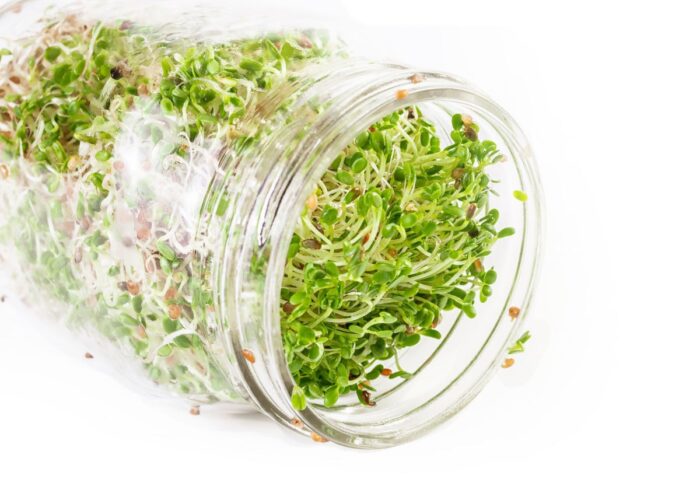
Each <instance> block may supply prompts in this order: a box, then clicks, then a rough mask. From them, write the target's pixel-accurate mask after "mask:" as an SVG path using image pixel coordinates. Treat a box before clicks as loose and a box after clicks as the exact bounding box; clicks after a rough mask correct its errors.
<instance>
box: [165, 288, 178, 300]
mask: <svg viewBox="0 0 700 500" xmlns="http://www.w3.org/2000/svg"><path fill="white" fill-rule="evenodd" d="M175 295H177V288H175V287H174V286H171V287H170V288H168V290H167V291H166V292H165V300H173V299H174V298H175Z"/></svg>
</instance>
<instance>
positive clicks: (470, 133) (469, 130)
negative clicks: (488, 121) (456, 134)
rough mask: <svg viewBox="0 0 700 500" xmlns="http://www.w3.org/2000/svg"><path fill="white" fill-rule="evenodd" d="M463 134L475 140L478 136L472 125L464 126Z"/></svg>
mask: <svg viewBox="0 0 700 500" xmlns="http://www.w3.org/2000/svg"><path fill="white" fill-rule="evenodd" d="M464 135H466V136H467V139H469V140H470V141H475V140H477V139H478V138H479V135H478V134H477V133H476V130H474V128H473V127H465V128H464Z"/></svg>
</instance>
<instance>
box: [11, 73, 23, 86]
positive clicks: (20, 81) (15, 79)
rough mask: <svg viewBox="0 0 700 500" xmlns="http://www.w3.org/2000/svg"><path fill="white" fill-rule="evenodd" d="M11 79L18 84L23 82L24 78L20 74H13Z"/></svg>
mask: <svg viewBox="0 0 700 500" xmlns="http://www.w3.org/2000/svg"><path fill="white" fill-rule="evenodd" d="M10 81H11V82H12V83H14V84H16V85H19V84H20V83H22V80H20V78H19V76H17V75H12V76H11V77H10Z"/></svg>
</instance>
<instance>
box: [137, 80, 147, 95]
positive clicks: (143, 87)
mask: <svg viewBox="0 0 700 500" xmlns="http://www.w3.org/2000/svg"><path fill="white" fill-rule="evenodd" d="M136 91H137V92H138V93H139V95H140V96H141V97H146V96H147V95H148V86H147V85H146V84H145V83H142V84H141V85H139V86H138V88H137V89H136Z"/></svg>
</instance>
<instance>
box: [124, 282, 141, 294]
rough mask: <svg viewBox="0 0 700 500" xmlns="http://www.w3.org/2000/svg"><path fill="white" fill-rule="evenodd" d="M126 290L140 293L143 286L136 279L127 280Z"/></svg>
mask: <svg viewBox="0 0 700 500" xmlns="http://www.w3.org/2000/svg"><path fill="white" fill-rule="evenodd" d="M126 290H127V291H128V292H129V293H130V294H131V295H138V294H139V292H140V291H141V287H140V286H139V284H138V283H136V282H135V281H127V282H126Z"/></svg>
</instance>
